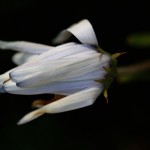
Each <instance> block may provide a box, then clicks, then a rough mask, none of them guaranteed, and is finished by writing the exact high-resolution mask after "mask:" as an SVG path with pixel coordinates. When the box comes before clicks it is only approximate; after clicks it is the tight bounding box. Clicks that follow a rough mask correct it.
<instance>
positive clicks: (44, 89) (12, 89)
mask: <svg viewBox="0 0 150 150" xmlns="http://www.w3.org/2000/svg"><path fill="white" fill-rule="evenodd" d="M91 86H102V85H99V83H97V82H95V81H92V80H83V81H72V82H54V83H47V84H46V85H43V86H39V87H32V88H21V87H18V86H17V85H16V83H15V82H13V81H12V80H9V81H8V82H6V83H4V85H3V89H4V90H5V91H7V92H8V93H12V94H19V95H36V94H61V95H70V94H73V93H75V92H77V91H81V90H83V89H87V88H89V87H91Z"/></svg>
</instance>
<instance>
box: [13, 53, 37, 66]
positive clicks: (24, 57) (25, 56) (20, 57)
mask: <svg viewBox="0 0 150 150" xmlns="http://www.w3.org/2000/svg"><path fill="white" fill-rule="evenodd" d="M37 56H38V55H33V54H29V53H16V54H15V55H13V57H12V60H13V62H14V63H15V64H17V65H22V64H24V63H25V62H27V61H29V60H31V59H32V58H35V57H37Z"/></svg>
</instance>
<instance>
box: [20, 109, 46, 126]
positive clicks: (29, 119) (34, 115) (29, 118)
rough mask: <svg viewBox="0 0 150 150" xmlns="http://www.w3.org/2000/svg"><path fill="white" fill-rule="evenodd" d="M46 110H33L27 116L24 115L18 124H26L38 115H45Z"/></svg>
mask: <svg viewBox="0 0 150 150" xmlns="http://www.w3.org/2000/svg"><path fill="white" fill-rule="evenodd" d="M44 113H45V112H42V111H40V110H35V111H33V112H30V113H28V114H27V115H26V116H24V117H23V118H22V119H21V120H20V121H18V123H17V124H18V125H22V124H25V123H27V122H30V121H32V120H34V119H36V118H38V117H40V116H41V115H43V114H44Z"/></svg>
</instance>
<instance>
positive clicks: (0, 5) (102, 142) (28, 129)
mask: <svg viewBox="0 0 150 150" xmlns="http://www.w3.org/2000/svg"><path fill="white" fill-rule="evenodd" d="M0 14H1V19H0V40H6V41H7V40H8V41H16V40H25V41H31V42H37V43H43V44H47V45H51V40H52V39H53V38H54V37H55V35H56V34H57V33H58V32H59V31H61V30H62V29H64V28H67V27H68V26H70V25H71V24H73V23H75V22H78V21H80V20H81V19H84V18H86V19H88V20H89V21H90V22H91V23H92V25H93V28H94V30H95V32H96V35H97V38H98V41H99V45H100V46H101V47H102V48H103V49H104V50H105V51H108V52H110V53H116V52H127V53H126V54H124V55H122V56H121V57H119V58H118V66H119V67H123V66H128V65H132V64H135V63H139V62H143V61H145V60H149V59H150V40H149V38H150V36H149V34H150V30H149V29H150V24H149V14H150V10H149V5H148V3H145V2H144V1H142V2H140V3H138V2H136V3H134V2H132V1H125V2H123V1H120V2H117V3H114V1H112V2H109V1H107V0H106V1H98V0H91V1H76V0H73V1H68V2H67V1H58V0H56V1H45V0H41V1H39V0H0ZM145 37H146V38H145ZM143 39H144V40H143ZM141 41H144V42H141ZM14 53H15V52H13V51H0V73H1V74H2V73H4V72H5V71H7V70H9V69H11V68H12V67H15V64H14V63H13V62H12V61H11V59H10V58H11V56H12V55H13V54H14ZM149 77H150V76H149V72H146V73H142V75H140V76H138V77H137V78H136V79H135V80H131V81H130V82H118V80H115V81H114V82H113V84H112V86H111V88H110V89H109V91H108V93H109V103H108V104H106V100H105V99H104V97H103V96H102V95H101V96H100V97H98V98H97V101H96V102H95V103H94V105H92V106H89V107H86V108H83V109H79V110H75V111H70V112H65V113H61V114H53V115H44V116H42V117H40V118H38V119H36V120H35V121H32V122H30V123H28V124H25V125H22V126H18V125H17V124H16V123H17V122H18V120H19V119H20V118H21V117H22V116H24V115H25V114H26V113H28V112H30V111H31V110H32V108H31V103H32V102H33V101H34V100H35V99H42V98H43V99H47V98H51V95H36V96H20V95H11V94H1V95H0V102H1V109H0V120H1V121H0V138H1V139H0V149H2V150H10V149H15V150H20V149H21V150H41V149H43V150H58V149H62V150H63V149H68V150H99V149H103V150H105V149H114V150H149V149H150V128H149V126H150V123H149V122H150V109H149V106H150V105H149V104H150V102H149V100H150V98H149V92H150V91H149V86H150V84H149V83H150V80H149ZM133 79H134V78H133Z"/></svg>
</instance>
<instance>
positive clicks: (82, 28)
mask: <svg viewBox="0 0 150 150" xmlns="http://www.w3.org/2000/svg"><path fill="white" fill-rule="evenodd" d="M71 34H73V35H74V36H75V37H76V38H77V39H78V40H79V41H80V42H81V43H83V44H89V45H94V46H98V41H97V38H96V35H95V32H94V30H93V27H92V25H91V23H90V22H89V21H88V20H87V19H84V20H81V21H80V22H78V23H76V24H73V25H72V26H70V27H69V28H67V29H66V30H63V31H62V32H60V33H59V34H58V36H57V37H56V38H55V39H54V40H53V42H54V43H56V44H59V43H63V42H65V41H67V40H68V39H69V38H70V37H71Z"/></svg>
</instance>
